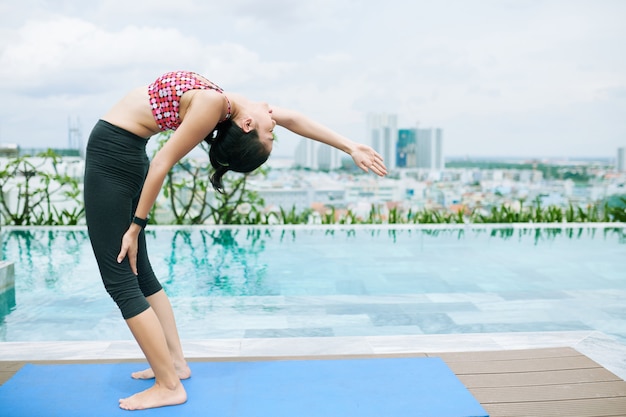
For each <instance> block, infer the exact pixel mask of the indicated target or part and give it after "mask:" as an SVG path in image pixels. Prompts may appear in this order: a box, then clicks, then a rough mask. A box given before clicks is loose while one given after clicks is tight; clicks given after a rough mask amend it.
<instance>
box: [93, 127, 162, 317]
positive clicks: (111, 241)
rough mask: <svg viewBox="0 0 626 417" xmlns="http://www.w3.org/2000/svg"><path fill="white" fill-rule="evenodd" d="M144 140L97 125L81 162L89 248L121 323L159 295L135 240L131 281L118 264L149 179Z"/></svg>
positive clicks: (142, 237) (143, 249) (141, 246)
mask: <svg viewBox="0 0 626 417" xmlns="http://www.w3.org/2000/svg"><path fill="white" fill-rule="evenodd" d="M146 143H147V139H144V138H141V137H139V136H137V135H135V134H133V133H131V132H128V131H126V130H124V129H121V128H119V127H117V126H114V125H112V124H110V123H108V122H106V121H103V120H100V121H98V123H96V125H95V126H94V128H93V130H92V132H91V135H90V136H89V142H88V144H87V153H86V157H85V182H84V185H85V189H84V198H85V217H86V219H87V229H88V231H89V239H90V240H91V246H92V248H93V252H94V254H95V257H96V261H97V263H98V268H99V269H100V275H101V277H102V281H103V283H104V287H105V288H106V290H107V292H108V293H109V295H110V296H111V298H113V300H114V301H115V303H117V305H118V307H119V309H120V311H121V312H122V316H123V317H124V319H129V318H131V317H134V316H136V315H138V314H139V313H142V312H143V311H145V310H146V309H147V308H149V307H150V304H149V303H148V301H147V300H146V297H148V296H150V295H153V294H155V293H156V292H158V291H159V290H161V288H162V287H161V284H160V283H159V281H158V280H157V278H156V276H155V275H154V272H153V271H152V267H151V266H150V261H149V259H148V253H147V252H146V236H145V233H144V231H143V230H142V231H141V233H140V234H139V242H138V243H139V247H138V253H137V272H138V275H137V276H136V275H135V274H134V273H133V272H132V270H131V269H130V263H129V261H128V257H126V258H125V259H124V260H123V261H122V262H121V263H117V255H118V254H119V251H120V248H121V243H122V236H123V235H124V233H125V232H126V231H127V230H128V227H129V226H130V223H131V220H132V216H133V214H134V213H135V209H136V207H137V203H138V202H139V195H140V194H141V189H142V187H143V183H144V181H145V178H146V175H147V173H148V167H149V165H150V161H149V160H148V157H147V155H146Z"/></svg>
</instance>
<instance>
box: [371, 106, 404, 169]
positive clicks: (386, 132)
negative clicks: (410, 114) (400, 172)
mask: <svg viewBox="0 0 626 417" xmlns="http://www.w3.org/2000/svg"><path fill="white" fill-rule="evenodd" d="M367 135H368V136H369V140H370V144H371V146H372V148H374V149H375V150H376V151H378V153H380V154H381V155H382V157H383V159H384V160H385V165H386V166H387V169H390V170H391V169H395V168H396V165H397V164H396V158H397V153H398V116H397V115H396V114H386V113H380V114H379V113H371V114H369V115H368V116H367Z"/></svg>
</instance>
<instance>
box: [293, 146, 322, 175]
mask: <svg viewBox="0 0 626 417" xmlns="http://www.w3.org/2000/svg"><path fill="white" fill-rule="evenodd" d="M316 145H317V143H316V142H315V141H312V140H308V139H301V140H300V143H298V146H297V147H296V156H295V163H296V166H299V167H302V168H309V169H317V152H316V149H315V148H316Z"/></svg>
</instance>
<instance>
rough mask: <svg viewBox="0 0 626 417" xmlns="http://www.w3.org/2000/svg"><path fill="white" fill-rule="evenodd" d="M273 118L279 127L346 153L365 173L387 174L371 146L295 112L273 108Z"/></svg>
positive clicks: (380, 157) (377, 154) (378, 155)
mask: <svg viewBox="0 0 626 417" xmlns="http://www.w3.org/2000/svg"><path fill="white" fill-rule="evenodd" d="M272 117H273V119H274V121H276V124H277V125H279V126H282V127H284V128H285V129H288V130H290V131H292V132H293V133H296V134H298V135H300V136H302V137H305V138H308V139H313V140H316V141H318V142H321V143H325V144H326V145H330V146H332V147H334V148H337V149H339V150H341V151H344V152H345V153H347V154H348V155H350V156H351V157H352V159H353V160H354V163H355V164H356V166H358V167H359V168H361V169H362V170H363V171H365V172H368V171H370V170H371V171H372V172H373V173H375V174H377V175H379V176H381V177H382V176H384V175H386V174H387V168H386V167H385V163H384V161H383V158H382V156H380V154H379V153H378V152H376V151H375V150H374V149H373V148H371V147H370V146H367V145H364V144H362V143H358V142H354V141H353V140H350V139H348V138H346V137H345V136H342V135H340V134H339V133H337V132H335V131H333V130H331V129H329V128H328V127H326V126H324V125H322V124H320V123H318V122H316V121H314V120H312V119H310V118H309V117H307V116H305V115H303V114H302V113H299V112H297V111H294V110H289V109H284V108H278V107H272Z"/></svg>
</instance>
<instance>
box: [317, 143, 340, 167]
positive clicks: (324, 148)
mask: <svg viewBox="0 0 626 417" xmlns="http://www.w3.org/2000/svg"><path fill="white" fill-rule="evenodd" d="M338 168H341V151H340V150H339V149H337V148H333V147H332V146H329V145H324V144H319V145H318V147H317V169H320V170H323V171H331V170H333V169H338Z"/></svg>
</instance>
